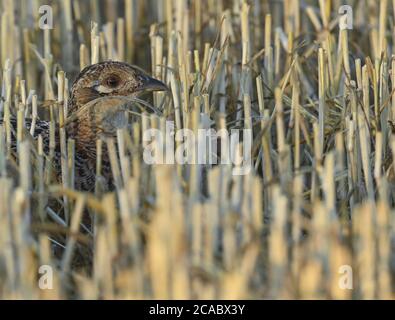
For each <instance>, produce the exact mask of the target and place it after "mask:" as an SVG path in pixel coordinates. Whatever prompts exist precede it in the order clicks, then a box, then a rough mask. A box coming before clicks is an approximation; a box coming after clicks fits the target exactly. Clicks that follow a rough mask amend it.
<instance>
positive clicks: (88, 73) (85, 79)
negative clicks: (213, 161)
mask: <svg viewBox="0 0 395 320" xmlns="http://www.w3.org/2000/svg"><path fill="white" fill-rule="evenodd" d="M157 90H166V86H165V85H164V84H163V83H162V82H160V81H158V80H155V79H153V78H151V77H150V76H149V75H148V74H147V73H145V72H144V71H143V70H141V69H140V68H138V67H135V66H131V65H129V64H126V63H123V62H116V61H105V62H100V63H97V64H94V65H90V66H88V67H86V68H85V69H84V70H82V71H81V72H80V74H79V75H78V77H77V78H76V80H75V81H74V83H73V85H72V88H71V92H70V96H69V100H68V118H67V120H66V123H65V128H66V134H67V137H68V138H72V139H74V140H75V147H76V150H75V151H76V152H75V172H76V176H75V188H76V189H77V190H82V191H92V190H93V189H94V185H95V177H96V172H95V170H96V141H97V139H99V138H100V139H104V140H105V138H106V137H115V136H116V131H117V129H118V128H121V127H123V126H125V125H126V117H125V110H126V109H127V107H126V105H127V104H128V102H127V101H125V97H137V96H138V95H139V94H141V93H143V92H146V91H157ZM0 121H1V120H0ZM11 123H12V124H13V127H14V128H16V120H15V119H12V120H11ZM26 128H27V129H28V130H30V121H29V120H28V119H27V120H26ZM38 135H41V136H42V137H43V142H44V151H45V152H46V153H48V151H49V123H48V122H47V121H41V120H40V121H37V123H36V127H35V132H34V137H37V136H38ZM55 136H56V139H59V135H58V132H57V131H56V133H55ZM14 138H15V137H14ZM14 138H13V139H12V140H13V142H14V144H15V139H14ZM14 147H15V145H14ZM54 169H55V171H56V174H57V176H58V180H60V171H61V166H60V143H58V141H57V143H56V149H55V156H54ZM101 174H102V176H103V177H104V178H105V181H106V182H107V184H111V168H110V165H109V161H108V157H107V155H106V151H105V150H104V153H103V171H102V173H101ZM59 182H60V181H59Z"/></svg>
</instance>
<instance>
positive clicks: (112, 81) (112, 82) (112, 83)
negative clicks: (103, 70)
mask: <svg viewBox="0 0 395 320" xmlns="http://www.w3.org/2000/svg"><path fill="white" fill-rule="evenodd" d="M119 82H120V79H119V78H118V77H117V76H114V75H113V76H110V77H108V78H107V79H106V80H105V84H106V85H107V86H108V87H110V88H116V87H117V86H118V85H119Z"/></svg>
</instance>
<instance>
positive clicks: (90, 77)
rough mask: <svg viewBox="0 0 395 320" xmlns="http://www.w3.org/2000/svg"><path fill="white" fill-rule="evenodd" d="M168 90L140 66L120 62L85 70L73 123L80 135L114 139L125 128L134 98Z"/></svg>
mask: <svg viewBox="0 0 395 320" xmlns="http://www.w3.org/2000/svg"><path fill="white" fill-rule="evenodd" d="M165 90H168V88H167V86H166V85H165V84H164V83H162V82H161V81H159V80H156V79H154V78H152V77H151V76H149V75H148V74H147V73H146V72H145V71H143V70H141V69H140V68H138V67H136V66H131V65H129V64H127V63H123V62H117V61H105V62H100V63H97V64H93V65H90V66H88V67H86V68H85V69H83V70H82V71H81V72H80V74H79V75H78V77H77V79H76V80H75V82H74V83H73V85H72V88H71V93H70V99H69V108H68V109H69V110H68V112H69V122H72V123H73V126H72V127H74V128H75V127H78V129H77V130H79V131H80V132H81V130H82V132H83V133H84V132H86V133H92V132H93V133H94V135H95V137H96V138H99V137H100V135H105V136H113V135H115V133H116V129H118V128H120V127H122V126H124V125H125V121H126V120H125V110H127V109H128V108H129V107H130V102H131V101H133V98H136V97H138V96H139V95H141V94H143V93H146V92H149V91H165ZM74 131H75V130H74ZM80 132H78V134H80ZM76 138H81V137H76Z"/></svg>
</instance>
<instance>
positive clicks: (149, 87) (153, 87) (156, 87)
mask: <svg viewBox="0 0 395 320" xmlns="http://www.w3.org/2000/svg"><path fill="white" fill-rule="evenodd" d="M138 90H139V91H143V92H148V91H168V90H169V88H168V87H167V85H165V84H164V83H163V82H162V81H159V80H156V79H154V78H151V77H149V76H147V77H146V79H145V80H144V82H143V84H142V85H141V86H140V87H139V88H138Z"/></svg>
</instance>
